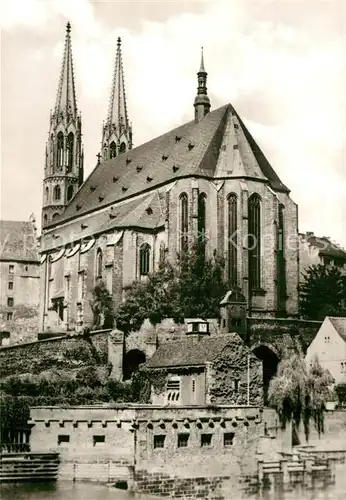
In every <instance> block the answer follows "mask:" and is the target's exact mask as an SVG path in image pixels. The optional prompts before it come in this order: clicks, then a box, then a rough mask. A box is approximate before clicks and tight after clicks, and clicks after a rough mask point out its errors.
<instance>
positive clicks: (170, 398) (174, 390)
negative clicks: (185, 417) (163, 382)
mask: <svg viewBox="0 0 346 500" xmlns="http://www.w3.org/2000/svg"><path fill="white" fill-rule="evenodd" d="M166 393H167V402H168V403H177V402H178V401H179V399H180V379H177V378H176V379H170V380H167V388H166Z"/></svg>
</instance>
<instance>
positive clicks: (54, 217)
mask: <svg viewBox="0 0 346 500" xmlns="http://www.w3.org/2000/svg"><path fill="white" fill-rule="evenodd" d="M57 217H59V214H58V213H57V212H55V214H53V217H52V219H53V220H54V219H56V218H57Z"/></svg>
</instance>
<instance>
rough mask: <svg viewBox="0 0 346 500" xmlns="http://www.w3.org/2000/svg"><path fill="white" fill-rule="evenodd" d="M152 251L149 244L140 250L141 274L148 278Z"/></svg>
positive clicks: (142, 246) (145, 244)
mask: <svg viewBox="0 0 346 500" xmlns="http://www.w3.org/2000/svg"><path fill="white" fill-rule="evenodd" d="M150 250H151V247H150V245H149V243H143V245H141V247H140V249H139V274H140V275H141V276H146V275H147V274H149V271H150Z"/></svg>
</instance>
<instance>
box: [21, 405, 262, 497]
mask: <svg viewBox="0 0 346 500" xmlns="http://www.w3.org/2000/svg"><path fill="white" fill-rule="evenodd" d="M29 423H30V425H31V426H32V430H31V438H30V442H31V450H32V451H33V452H42V451H58V452H59V453H60V456H61V467H62V468H64V467H65V469H62V470H66V464H69V463H74V464H77V465H78V466H79V465H80V464H101V463H107V462H108V463H109V464H110V465H111V466H112V465H114V464H117V465H118V466H119V467H120V466H123V467H124V466H127V467H131V466H133V467H134V469H135V471H134V475H133V476H132V479H134V481H135V483H137V488H138V489H139V490H140V491H145V492H146V493H160V494H164V492H165V490H166V487H167V484H168V483H166V482H165V481H162V482H160V481H158V479H159V476H154V474H160V475H161V476H162V478H163V476H164V475H166V476H169V478H172V477H174V476H175V477H177V478H180V479H181V481H183V482H184V481H185V483H189V485H190V486H189V489H190V490H191V494H194V492H197V491H200V490H201V489H202V490H203V488H202V487H201V486H198V487H197V489H195V488H196V485H198V484H199V485H201V484H202V483H203V484H204V485H205V487H208V488H209V489H210V491H214V490H215V491H218V490H217V487H216V485H217V483H218V481H220V478H221V477H222V478H228V477H230V476H233V478H234V477H239V478H244V477H246V476H252V475H255V474H256V472H257V462H256V453H257V450H258V445H259V441H260V436H261V434H263V428H262V427H263V425H262V417H261V410H260V409H259V408H256V407H236V406H233V407H231V406H210V407H205V406H204V407H203V406H200V407H198V406H190V407H188V406H186V407H176V408H164V407H158V406H154V405H126V406H125V405H102V406H96V405H94V406H78V407H68V408H61V407H33V408H31V419H30V422H29ZM180 434H184V435H188V436H189V438H188V442H187V443H186V444H187V445H186V446H184V447H180V446H179V444H178V439H179V438H178V436H179V435H180ZM205 434H208V435H211V441H210V442H208V443H207V445H203V444H202V436H204V435H205ZM62 436H64V437H63V438H62ZM157 436H164V443H163V446H162V447H157V446H156V445H155V443H156V439H157ZM225 436H226V437H227V439H226V441H225ZM59 443H60V444H59ZM85 470H89V471H90V474H93V473H94V478H95V474H97V472H95V471H96V470H97V469H95V471H94V472H93V468H92V467H89V469H85ZM128 470H130V469H128ZM202 477H205V478H209V480H203V481H199V480H196V479H197V478H202ZM154 478H155V479H154ZM169 478H168V477H167V481H168V482H169V484H170V483H171V479H169ZM127 479H128V480H129V479H131V477H130V476H129V477H128V478H127ZM193 484H194V486H192V485H193ZM154 486H156V490H157V491H156V492H155V491H154ZM135 487H136V484H135ZM169 488H170V487H169ZM215 488H216V489H215ZM204 489H205V488H204ZM179 497H180V498H184V497H183V496H179V495H178V498H179ZM192 498H196V497H192ZM203 498H209V497H208V496H204V497H203ZM220 498H221V496H220Z"/></svg>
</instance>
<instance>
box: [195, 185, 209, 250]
mask: <svg viewBox="0 0 346 500" xmlns="http://www.w3.org/2000/svg"><path fill="white" fill-rule="evenodd" d="M206 199H207V196H206V194H205V193H201V194H200V195H199V196H198V228H197V230H198V241H199V242H200V243H201V244H202V245H205V243H206V232H205V214H206Z"/></svg>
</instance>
